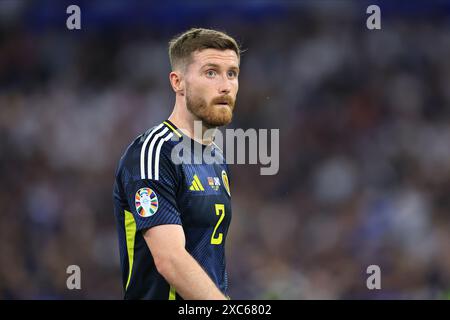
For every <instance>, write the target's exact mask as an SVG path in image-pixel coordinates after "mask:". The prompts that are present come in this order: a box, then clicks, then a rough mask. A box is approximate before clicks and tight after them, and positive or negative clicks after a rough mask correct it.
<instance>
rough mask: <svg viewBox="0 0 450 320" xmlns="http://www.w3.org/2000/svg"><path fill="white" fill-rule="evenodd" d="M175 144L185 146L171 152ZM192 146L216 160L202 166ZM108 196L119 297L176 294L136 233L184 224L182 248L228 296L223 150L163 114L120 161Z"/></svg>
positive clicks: (228, 216) (227, 195)
mask: <svg viewBox="0 0 450 320" xmlns="http://www.w3.org/2000/svg"><path fill="white" fill-rule="evenodd" d="M182 142H183V144H184V145H185V146H186V145H187V146H189V148H184V149H183V150H182V152H175V150H174V148H176V146H177V145H178V144H179V143H182ZM194 150H201V151H202V153H209V154H210V155H212V156H214V157H215V159H220V161H215V163H213V164H207V163H206V162H205V161H204V160H203V158H202V157H200V158H199V155H200V154H199V153H198V152H193V151H194ZM186 152H187V153H186ZM182 159H184V161H181V160H182ZM186 159H190V160H189V161H186ZM209 163H210V162H209ZM113 198H114V214H115V217H116V222H117V231H118V236H119V249H120V262H121V269H122V283H123V288H124V298H125V299H165V300H167V299H169V300H170V299H181V297H180V296H179V295H178V294H177V293H176V290H175V289H174V288H172V287H171V286H170V285H169V283H168V282H167V281H166V280H165V279H164V278H163V277H162V275H161V274H159V273H158V271H157V269H156V267H155V263H154V260H153V257H152V254H151V252H150V249H149V248H148V246H147V244H146V242H145V240H144V236H143V231H145V230H147V229H149V228H151V227H154V226H158V225H164V224H179V225H181V226H182V227H183V230H184V233H185V237H186V250H187V251H188V252H189V253H190V254H191V255H192V256H193V257H194V259H195V260H196V261H197V262H198V263H199V264H200V265H201V266H202V267H203V269H204V270H205V271H206V273H207V274H208V275H209V276H210V277H211V279H212V280H213V282H214V283H215V284H216V285H217V287H218V288H219V289H220V290H221V291H222V292H223V293H224V294H225V295H226V294H227V290H228V280H227V272H226V268H225V264H226V263H225V240H226V237H227V232H228V228H229V225H230V221H231V195H230V181H229V175H228V166H227V164H226V162H225V160H224V157H223V154H222V151H221V150H220V149H219V148H218V147H217V146H216V145H215V144H214V143H213V144H211V145H208V146H205V145H202V144H200V143H198V142H196V141H194V140H192V139H190V138H189V137H188V136H186V135H185V134H183V133H182V132H181V131H180V130H179V129H178V128H176V126H175V125H174V124H173V123H171V122H170V121H168V120H166V121H164V122H163V123H161V124H159V125H158V126H155V127H153V128H151V129H149V130H148V131H147V132H145V133H144V134H142V135H140V136H138V137H137V138H136V139H135V140H134V142H133V143H131V145H129V146H128V148H127V149H126V151H125V153H124V155H123V156H122V158H121V159H120V162H119V165H118V168H117V172H116V179H115V184H114V192H113Z"/></svg>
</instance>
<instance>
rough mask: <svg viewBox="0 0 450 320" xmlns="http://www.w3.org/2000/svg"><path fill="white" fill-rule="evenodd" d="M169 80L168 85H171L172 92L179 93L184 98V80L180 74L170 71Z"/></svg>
mask: <svg viewBox="0 0 450 320" xmlns="http://www.w3.org/2000/svg"><path fill="white" fill-rule="evenodd" d="M169 80H170V84H171V85H172V89H173V91H175V93H179V94H181V95H182V96H184V78H183V75H182V74H181V72H179V71H172V72H171V73H170V74H169Z"/></svg>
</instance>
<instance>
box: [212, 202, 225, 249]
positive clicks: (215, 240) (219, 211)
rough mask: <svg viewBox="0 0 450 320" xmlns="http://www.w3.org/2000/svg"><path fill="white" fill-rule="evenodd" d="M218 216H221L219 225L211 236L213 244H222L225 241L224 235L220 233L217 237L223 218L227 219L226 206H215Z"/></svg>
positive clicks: (217, 204)
mask: <svg viewBox="0 0 450 320" xmlns="http://www.w3.org/2000/svg"><path fill="white" fill-rule="evenodd" d="M214 206H215V210H216V215H217V216H220V217H219V221H217V224H216V226H215V228H214V231H213V233H212V235H211V244H221V243H222V240H223V234H222V233H219V234H218V235H217V237H216V232H217V228H219V225H220V224H221V223H222V220H223V218H224V217H225V205H223V204H219V203H216V204H215V205H214Z"/></svg>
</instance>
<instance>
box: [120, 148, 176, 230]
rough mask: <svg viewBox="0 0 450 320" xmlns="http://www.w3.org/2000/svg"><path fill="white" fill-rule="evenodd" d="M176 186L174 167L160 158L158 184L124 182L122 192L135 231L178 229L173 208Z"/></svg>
mask: <svg viewBox="0 0 450 320" xmlns="http://www.w3.org/2000/svg"><path fill="white" fill-rule="evenodd" d="M135 178H136V177H135ZM178 183H179V179H178V178H177V174H176V170H175V165H174V164H173V163H172V162H171V161H170V158H168V157H165V156H163V155H162V156H161V159H160V162H159V177H158V180H155V179H133V178H131V177H130V179H129V180H128V181H126V179H125V183H124V191H125V194H126V197H127V201H128V205H129V207H130V209H131V212H132V214H133V216H134V219H135V222H136V230H145V229H148V228H151V227H154V226H157V225H164V224H180V225H181V218H180V211H179V209H178V207H177V189H178Z"/></svg>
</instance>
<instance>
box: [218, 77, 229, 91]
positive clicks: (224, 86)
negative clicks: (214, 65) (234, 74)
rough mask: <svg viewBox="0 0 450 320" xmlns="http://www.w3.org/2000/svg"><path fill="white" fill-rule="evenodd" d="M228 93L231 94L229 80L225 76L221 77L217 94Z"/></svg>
mask: <svg viewBox="0 0 450 320" xmlns="http://www.w3.org/2000/svg"><path fill="white" fill-rule="evenodd" d="M230 92H231V82H230V80H229V79H228V78H227V77H226V76H225V77H222V78H221V81H220V84H219V93H220V94H229V93H230Z"/></svg>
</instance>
